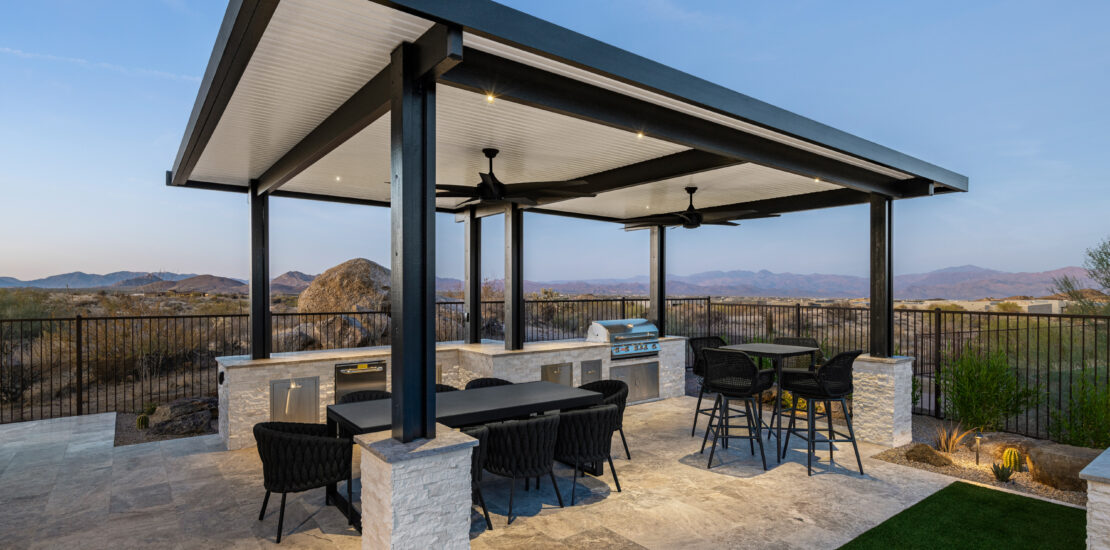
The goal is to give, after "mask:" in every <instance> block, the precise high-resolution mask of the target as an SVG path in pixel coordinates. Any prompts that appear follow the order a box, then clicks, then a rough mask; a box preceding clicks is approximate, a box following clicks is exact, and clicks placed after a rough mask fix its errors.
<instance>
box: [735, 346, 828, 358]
mask: <svg viewBox="0 0 1110 550" xmlns="http://www.w3.org/2000/svg"><path fill="white" fill-rule="evenodd" d="M722 349H735V350H740V351H742V352H744V353H750V354H752V355H760V356H768V357H770V356H778V357H790V356H793V355H805V354H807V353H814V352H817V351H820V348H811V347H807V346H784V345H782V344H761V343H753V344H736V345H733V346H724V348H722Z"/></svg>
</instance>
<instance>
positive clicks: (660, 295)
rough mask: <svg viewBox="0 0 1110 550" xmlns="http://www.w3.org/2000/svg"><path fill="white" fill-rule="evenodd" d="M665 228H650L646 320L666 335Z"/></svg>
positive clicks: (660, 333) (661, 333) (661, 334)
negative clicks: (649, 264) (649, 269)
mask: <svg viewBox="0 0 1110 550" xmlns="http://www.w3.org/2000/svg"><path fill="white" fill-rule="evenodd" d="M666 230H667V228H665V227H662V226H656V227H652V228H651V273H650V275H649V277H650V283H649V286H648V301H649V306H648V320H649V321H651V322H653V323H655V326H656V327H658V328H659V335H660V336H663V335H664V334H666V333H667V239H666Z"/></svg>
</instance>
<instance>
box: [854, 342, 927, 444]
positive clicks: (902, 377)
mask: <svg viewBox="0 0 1110 550" xmlns="http://www.w3.org/2000/svg"><path fill="white" fill-rule="evenodd" d="M852 386H853V391H852V414H853V417H852V427H853V428H854V430H855V432H856V437H857V438H859V440H860V441H866V442H868V443H876V444H878V445H884V446H886V447H898V446H900V445H905V444H907V443H910V442H911V441H912V440H913V396H912V393H913V358H912V357H889V358H884V357H871V356H870V355H861V356H859V358H857V359H856V362H855V363H854V364H853V365H852Z"/></svg>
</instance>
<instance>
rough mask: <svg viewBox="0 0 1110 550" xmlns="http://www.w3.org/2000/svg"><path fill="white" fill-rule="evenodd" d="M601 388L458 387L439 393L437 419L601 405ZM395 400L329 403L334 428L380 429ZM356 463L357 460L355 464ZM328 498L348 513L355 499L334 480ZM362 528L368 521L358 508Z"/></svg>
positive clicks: (342, 433)
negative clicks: (345, 492)
mask: <svg viewBox="0 0 1110 550" xmlns="http://www.w3.org/2000/svg"><path fill="white" fill-rule="evenodd" d="M602 397H603V396H602V395H601V394H600V393H598V392H594V391H589V390H583V389H579V388H572V387H568V386H564V385H561V384H556V383H554V382H525V383H523V384H510V385H507V386H494V387H491V388H477V389H473V390H462V391H452V392H444V393H437V394H436V420H437V421H439V422H440V423H441V424H445V425H447V426H450V427H452V428H457V427H460V426H472V425H475V424H485V423H487V422H498V421H501V420H508V419H511V418H519V417H521V416H528V415H530V414H533V413H542V412H547V411H554V410H560V409H571V408H576V407H588V406H591V405H600V404H601V402H602ZM392 407H393V401H392V400H391V399H378V400H375V401H360V402H356V403H342V404H339V405H328V433H331V434H333V435H335V436H336V437H353V436H355V435H358V434H364V433H371V432H380V431H384V430H388V429H390V428H391V427H392V424H393V417H392ZM352 467H353V465H352ZM327 496H328V501H329V502H331V503H332V504H334V505H335V506H336V507H337V508H339V509H340V511H342V512H343V513H344V514H346V513H347V512H348V509H350V511H351V512H354V509H353V507H352V503H349V502H347V499H346V498H345V497H344V496H343V495H341V494H340V493H339V491H338V490H337V489H336V485H335V484H334V483H333V484H331V485H328V487H327ZM351 517H353V518H355V526H356V528H358V529H359V530H360V531H361V529H362V521H361V518H360V517H359V515H357V513H352V514H351Z"/></svg>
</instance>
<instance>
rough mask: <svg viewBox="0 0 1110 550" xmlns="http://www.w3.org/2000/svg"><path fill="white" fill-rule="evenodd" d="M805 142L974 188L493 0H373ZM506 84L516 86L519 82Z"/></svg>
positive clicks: (962, 178)
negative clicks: (461, 27)
mask: <svg viewBox="0 0 1110 550" xmlns="http://www.w3.org/2000/svg"><path fill="white" fill-rule="evenodd" d="M373 1H375V2H377V3H379V4H382V5H385V6H389V7H391V8H394V9H398V10H402V11H405V12H407V13H411V14H414V15H418V16H420V17H423V18H425V19H430V20H432V21H437V22H441V23H447V22H450V23H455V24H459V25H462V26H463V27H464V29H465V30H466V31H468V32H471V33H474V34H477V35H480V36H484V37H487V38H490V39H493V40H495V41H497V42H501V43H504V44H509V45H511V46H514V47H517V48H520V49H523V50H525V51H528V52H532V53H535V54H538V55H541V56H544V57H547V58H550V59H555V60H558V61H562V62H565V63H568V64H570V65H572V66H575V67H578V68H581V69H585V70H587V71H590V72H593V73H595V74H600V75H603V76H607V77H610V78H613V79H616V80H618V81H621V82H625V83H628V84H632V85H634V86H636V87H638V88H642V89H646V90H649V91H653V92H657V93H660V94H662V95H665V96H668V97H671V98H674V99H678V100H681V101H685V102H688V103H691V104H693V105H697V106H700V107H703V108H706V109H709V110H711V111H715V112H718V113H721V114H724V115H727V116H730V117H734V118H739V119H741V120H744V121H747V122H751V123H753V124H756V125H758V126H762V127H764V128H769V129H772V130H775V131H778V132H781V133H784V134H787V135H791V136H794V137H797V138H800V139H802V140H804V141H809V142H811V143H815V144H819V145H823V146H826V147H829V148H831V149H834V150H838V151H842V152H845V153H848V154H850V155H853V156H856V157H859V158H863V159H868V160H871V161H873V162H876V163H878V164H882V165H886V166H890V167H892V168H895V169H897V170H900V171H902V172H906V173H909V174H914V175H916V176H920V177H923V178H926V179H929V180H932V181H936V182H939V183H941V184H943V185H945V186H948V187H951V188H954V189H959V190H962V191H966V190H967V177H966V176H962V175H960V174H956V173H954V172H951V171H949V170H946V169H944V168H941V167H939V166H936V165H933V164H930V163H928V162H925V161H922V160H920V159H917V158H914V157H911V156H909V155H905V154H903V153H900V152H898V151H894V150H892V149H889V148H887V147H883V146H882V145H879V144H876V143H873V142H871V141H867V140H865V139H862V138H860V137H857V136H854V135H852V134H849V133H847V132H843V131H841V130H837V129H836V128H832V127H830V126H827V125H825V124H821V123H819V122H817V121H814V120H811V119H809V118H806V117H803V116H800V115H797V114H795V113H791V112H789V111H786V110H784V109H780V108H778V107H775V106H774V105H770V104H768V103H765V102H762V101H759V100H757V99H755V98H752V97H749V96H746V95H744V94H741V93H739V92H736V91H733V90H730V89H728V88H725V87H723V86H720V85H717V84H713V83H712V82H708V81H706V80H702V79H700V78H697V77H694V76H691V75H689V74H687V73H684V72H682V71H679V70H677V69H674V68H671V67H668V66H666V65H663V64H661V63H658V62H655V61H652V60H650V59H646V58H644V57H641V56H639V55H636V54H633V53H631V52H628V51H625V50H622V49H620V48H617V47H615V46H612V45H609V44H606V43H604V42H601V41H599V40H596V39H593V38H590V37H588V36H585V35H582V34H579V33H577V32H574V31H571V30H569V29H566V28H564V27H561V26H558V25H555V24H553V23H550V22H547V21H544V20H542V19H540V18H538V17H534V16H532V15H528V14H526V13H523V12H521V11H518V10H515V9H512V8H509V7H506V6H503V5H501V4H499V3H497V2H493V1H490V0H455V1H452V2H443V1H441V0H373ZM500 84H502V85H505V86H510V85H511V84H512V81H511V80H506V81H502V82H501V83H500Z"/></svg>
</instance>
